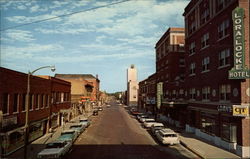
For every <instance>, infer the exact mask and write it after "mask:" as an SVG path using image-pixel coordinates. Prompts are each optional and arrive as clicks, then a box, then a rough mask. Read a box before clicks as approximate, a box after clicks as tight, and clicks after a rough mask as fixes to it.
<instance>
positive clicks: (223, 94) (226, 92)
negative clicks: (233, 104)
mask: <svg viewBox="0 0 250 159" xmlns="http://www.w3.org/2000/svg"><path fill="white" fill-rule="evenodd" d="M219 92H220V100H222V101H228V100H229V99H230V93H231V86H230V85H229V84H222V85H220V86H219Z"/></svg>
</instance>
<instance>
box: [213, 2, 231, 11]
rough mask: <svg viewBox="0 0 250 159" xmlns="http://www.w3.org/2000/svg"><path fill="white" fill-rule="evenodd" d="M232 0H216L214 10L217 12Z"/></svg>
mask: <svg viewBox="0 0 250 159" xmlns="http://www.w3.org/2000/svg"><path fill="white" fill-rule="evenodd" d="M231 1H232V0H216V11H217V12H219V11H221V10H222V9H223V8H225V7H226V6H227V5H228V4H229V3H230V2H231Z"/></svg>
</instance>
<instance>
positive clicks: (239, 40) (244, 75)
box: [184, 0, 250, 157]
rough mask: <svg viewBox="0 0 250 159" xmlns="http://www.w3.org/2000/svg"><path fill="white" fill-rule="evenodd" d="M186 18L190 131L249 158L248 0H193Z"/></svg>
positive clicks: (186, 86) (188, 120)
mask: <svg viewBox="0 0 250 159" xmlns="http://www.w3.org/2000/svg"><path fill="white" fill-rule="evenodd" d="M184 17H185V36H186V40H185V45H186V47H185V50H186V54H185V62H186V68H187V69H186V73H185V93H184V94H185V100H186V101H187V103H188V108H187V109H188V111H187V112H188V115H187V123H186V131H188V132H193V133H195V134H196V135H197V136H200V137H202V138H205V139H207V140H210V141H211V142H213V143H214V144H215V145H217V146H221V147H223V148H225V149H227V150H229V151H232V152H234V153H236V154H238V155H240V156H242V157H250V119H249V103H250V96H249V94H250V93H249V91H250V90H249V89H250V88H249V87H250V81H249V77H250V76H249V74H250V71H249V65H250V64H249V60H250V59H249V0H191V2H190V3H189V4H188V5H187V7H186V8H185V12H184Z"/></svg>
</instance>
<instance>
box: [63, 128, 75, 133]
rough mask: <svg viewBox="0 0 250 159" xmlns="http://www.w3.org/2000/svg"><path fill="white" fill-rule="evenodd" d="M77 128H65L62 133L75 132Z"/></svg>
mask: <svg viewBox="0 0 250 159" xmlns="http://www.w3.org/2000/svg"><path fill="white" fill-rule="evenodd" d="M74 131H75V130H71V129H68V130H63V131H62V133H64V132H74Z"/></svg>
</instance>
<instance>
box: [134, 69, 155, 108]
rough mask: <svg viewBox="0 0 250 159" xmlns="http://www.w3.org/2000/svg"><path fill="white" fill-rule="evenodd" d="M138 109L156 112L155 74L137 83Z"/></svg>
mask: <svg viewBox="0 0 250 159" xmlns="http://www.w3.org/2000/svg"><path fill="white" fill-rule="evenodd" d="M138 91H139V92H138V107H139V109H141V110H145V111H146V112H152V113H155V111H156V74H152V75H151V76H149V77H148V78H147V79H145V80H143V81H141V82H139V90H138Z"/></svg>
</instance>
